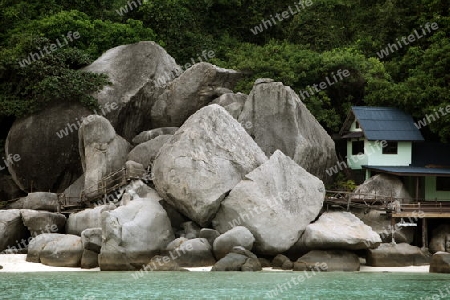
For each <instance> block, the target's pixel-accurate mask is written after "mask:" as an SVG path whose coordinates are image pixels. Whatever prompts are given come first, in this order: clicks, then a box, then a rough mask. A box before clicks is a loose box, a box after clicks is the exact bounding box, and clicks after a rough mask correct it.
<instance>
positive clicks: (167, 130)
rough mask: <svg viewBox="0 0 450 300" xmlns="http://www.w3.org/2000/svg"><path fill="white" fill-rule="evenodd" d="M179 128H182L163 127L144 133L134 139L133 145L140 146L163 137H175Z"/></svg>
mask: <svg viewBox="0 0 450 300" xmlns="http://www.w3.org/2000/svg"><path fill="white" fill-rule="evenodd" d="M179 128H180V127H161V128H155V129H152V130H147V131H143V132H141V133H139V134H138V135H137V136H135V137H134V139H133V141H132V143H133V144H134V145H138V144H142V143H145V142H148V141H150V140H153V139H155V138H157V137H159V136H161V135H174V134H175V132H176V131H177V130H178V129H179Z"/></svg>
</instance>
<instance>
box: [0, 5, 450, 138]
mask: <svg viewBox="0 0 450 300" xmlns="http://www.w3.org/2000/svg"><path fill="white" fill-rule="evenodd" d="M303 3H307V1H306V0H305V1H303ZM310 4H311V5H309V6H305V5H303V6H301V5H300V3H299V2H298V1H296V2H294V1H286V0H281V1H263V0H227V1H225V0H200V1H199V0H147V1H144V0H139V1H138V0H134V1H133V0H131V1H128V0H95V1H80V0H70V1H67V0H66V1H61V0H43V1H41V0H40V1H37V0H27V1H24V0H14V1H13V0H4V1H2V2H1V3H0V8H1V10H0V14H1V18H0V124H6V123H10V122H9V121H8V122H6V123H5V120H11V118H16V117H21V116H24V115H27V114H30V113H32V112H34V111H36V110H38V109H43V108H45V107H46V106H47V105H49V104H50V103H52V102H54V101H65V102H69V101H79V102H82V103H84V104H86V105H95V101H93V99H92V98H91V97H90V96H89V95H90V94H91V93H92V92H93V91H96V90H99V89H101V88H102V87H103V86H104V85H105V84H108V80H107V78H106V77H105V76H102V75H98V74H90V73H85V72H80V69H81V68H82V67H84V66H86V65H88V64H89V63H90V62H92V61H93V60H94V59H96V58H97V57H99V56H100V55H101V54H102V53H103V52H104V51H106V50H107V49H110V48H113V47H115V46H118V45H122V44H129V43H134V42H137V41H142V40H153V41H156V42H158V43H159V44H161V45H162V46H163V47H165V49H166V50H167V51H168V52H169V54H171V55H172V56H174V57H175V59H176V60H177V62H178V63H179V64H184V63H185V62H188V61H189V60H190V58H191V57H197V54H198V53H200V52H201V51H203V50H214V51H215V56H216V58H215V59H214V60H213V61H212V62H213V63H215V64H217V65H219V66H221V67H226V68H233V69H238V70H241V71H244V72H245V73H246V74H248V76H247V77H246V78H245V79H243V81H242V82H241V83H240V84H239V86H238V90H236V91H242V92H249V90H250V88H251V86H252V83H253V81H254V80H255V79H256V78H260V77H270V78H273V79H274V80H276V81H282V82H283V83H284V84H285V85H289V86H291V88H292V89H293V90H295V91H296V92H297V93H298V94H300V93H301V91H305V90H307V89H308V87H311V86H312V85H314V84H318V83H320V82H322V81H324V80H325V78H326V77H330V76H333V74H336V72H337V71H338V70H348V71H349V73H350V76H348V77H346V78H344V79H342V80H339V81H338V82H336V83H335V84H333V85H331V86H329V87H328V88H326V89H324V90H322V91H320V92H318V93H315V94H313V95H310V96H309V97H305V98H303V99H302V100H303V102H304V103H305V104H306V105H307V107H308V108H309V109H310V110H311V112H312V113H313V114H314V115H315V116H316V118H317V119H318V120H319V122H321V124H322V125H323V126H324V128H325V129H326V130H327V131H328V132H329V133H330V134H332V133H335V132H337V131H338V130H339V127H340V126H341V124H342V123H343V121H344V119H345V117H346V114H347V112H348V109H349V107H350V106H351V105H373V106H392V107H399V108H401V109H404V110H406V111H407V112H409V113H411V114H412V115H413V117H414V118H416V120H420V119H423V118H424V117H425V116H426V114H430V113H433V112H434V111H435V110H438V109H439V108H442V107H444V108H445V107H446V106H447V105H450V98H449V97H450V96H449V83H450V80H449V76H450V75H449V74H448V70H450V58H449V55H448V53H450V52H449V50H450V42H449V36H448V35H449V32H450V31H449V29H450V17H449V9H450V8H449V7H450V3H449V2H448V1H446V0H410V1H406V0H373V1H361V0H310ZM296 5H297V6H298V8H299V9H297V8H295V6H296ZM294 8H295V9H294ZM125 10H126V12H125ZM283 12H286V13H285V14H284V17H283V19H282V20H281V21H280V20H279V19H278V18H277V17H276V14H279V15H282V13H283ZM268 21H271V22H272V25H271V26H268V25H267V24H268V23H267V22H268ZM273 21H276V23H275V22H273ZM264 22H265V23H264ZM427 23H428V24H432V23H436V24H437V26H438V29H436V30H432V31H430V32H428V34H426V35H424V34H422V37H420V38H418V37H417V35H416V38H415V40H414V41H413V42H409V43H408V45H406V44H401V43H402V42H401V40H402V37H406V38H407V37H408V36H409V35H411V34H414V32H415V31H417V32H418V33H421V32H422V33H423V31H422V29H424V28H425V26H427V25H426V24H427ZM264 24H266V26H264ZM257 26H260V28H261V29H262V30H261V31H260V32H256V31H255V28H256V27H257ZM266 27H267V28H266ZM69 32H72V34H73V33H74V32H78V34H79V38H78V39H73V41H69V42H68V43H67V45H65V46H64V47H59V46H58V48H57V50H55V51H50V52H51V53H47V52H45V53H44V54H45V55H41V57H40V58H39V59H36V60H32V62H31V63H30V64H26V63H24V59H25V60H26V59H27V58H28V59H30V58H32V56H31V55H32V54H33V53H34V54H36V53H38V54H39V51H40V50H42V49H44V47H46V46H47V47H50V45H51V44H54V43H55V42H56V41H57V40H62V38H63V37H66V38H67V34H68V33H69ZM255 33H256V34H255ZM389 45H390V48H389ZM393 45H396V47H394V46H393ZM400 45H401V46H402V47H400ZM395 48H397V49H395ZM382 49H384V50H385V51H386V53H387V55H382V57H381V56H380V55H379V54H380V51H381V50H382ZM392 49H394V50H393V51H392ZM20 62H22V64H21V63H20ZM2 131H3V128H2ZM422 132H423V133H424V134H425V136H426V138H427V139H431V140H441V141H448V140H449V139H450V116H448V117H442V118H440V119H438V120H436V122H432V123H430V124H429V126H426V127H425V128H424V129H423V130H422ZM0 139H2V135H1V134H0Z"/></svg>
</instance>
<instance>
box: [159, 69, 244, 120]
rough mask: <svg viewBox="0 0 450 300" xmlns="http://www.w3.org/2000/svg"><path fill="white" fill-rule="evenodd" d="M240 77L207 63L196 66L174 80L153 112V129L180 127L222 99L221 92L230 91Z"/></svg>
mask: <svg viewBox="0 0 450 300" xmlns="http://www.w3.org/2000/svg"><path fill="white" fill-rule="evenodd" d="M241 78H242V74H240V73H239V72H236V71H234V70H227V69H222V68H219V67H217V66H214V65H211V64H210V63H206V62H202V63H198V64H195V65H194V66H192V67H191V68H189V69H188V70H186V71H185V72H184V73H183V74H181V75H180V77H178V78H176V79H175V80H173V81H172V82H171V83H170V84H169V85H168V86H167V87H166V90H165V91H164V93H162V94H161V95H160V96H159V97H158V100H157V101H156V103H155V105H154V106H153V108H152V114H151V119H152V125H153V128H157V127H177V126H181V125H182V124H183V123H184V122H185V121H186V120H187V119H188V118H189V116H191V115H192V114H194V113H195V112H196V111H197V110H199V109H200V108H202V107H204V106H205V105H208V104H209V103H210V102H211V101H212V100H214V99H215V98H217V97H218V96H221V95H222V94H223V90H224V88H225V89H233V88H234V86H235V85H236V83H237V82H238V80H239V79H241Z"/></svg>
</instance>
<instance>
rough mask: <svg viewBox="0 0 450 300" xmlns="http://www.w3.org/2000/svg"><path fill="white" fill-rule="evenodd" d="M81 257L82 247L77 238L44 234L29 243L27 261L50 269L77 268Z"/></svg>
mask: <svg viewBox="0 0 450 300" xmlns="http://www.w3.org/2000/svg"><path fill="white" fill-rule="evenodd" d="M82 255H83V245H82V243H81V238H80V237H79V236H76V235H70V234H68V235H65V234H57V233H56V234H52V233H45V234H40V235H38V236H37V237H36V238H34V239H33V240H32V241H31V242H30V244H29V246H28V255H27V261H29V262H40V263H43V264H44V265H47V266H52V267H79V266H80V265H81V257H82Z"/></svg>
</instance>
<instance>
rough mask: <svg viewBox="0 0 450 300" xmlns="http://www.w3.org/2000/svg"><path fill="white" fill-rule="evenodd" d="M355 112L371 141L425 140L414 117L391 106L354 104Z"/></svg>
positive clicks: (353, 109)
mask: <svg viewBox="0 0 450 300" xmlns="http://www.w3.org/2000/svg"><path fill="white" fill-rule="evenodd" d="M352 111H353V114H354V115H355V118H356V120H358V122H359V124H360V126H361V128H362V130H363V132H364V135H365V136H366V138H367V139H368V140H370V141H376V140H386V141H412V142H418V141H423V140H424V138H423V136H422V134H421V133H420V131H419V129H417V127H416V126H415V125H414V120H413V118H412V117H411V116H410V115H409V114H407V113H405V112H403V111H401V110H399V109H397V108H391V107H371V106H353V107H352Z"/></svg>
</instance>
